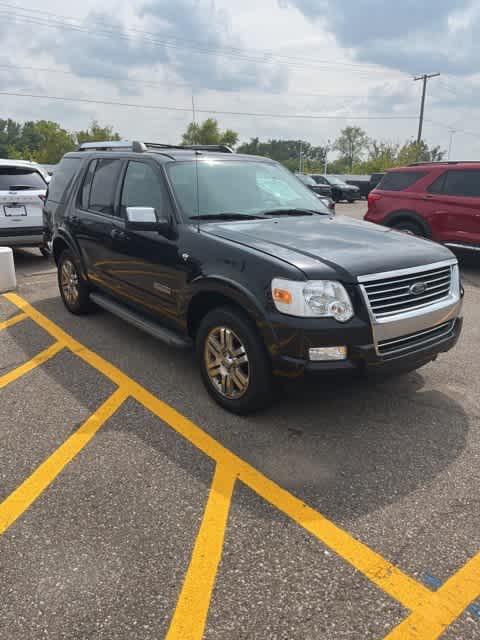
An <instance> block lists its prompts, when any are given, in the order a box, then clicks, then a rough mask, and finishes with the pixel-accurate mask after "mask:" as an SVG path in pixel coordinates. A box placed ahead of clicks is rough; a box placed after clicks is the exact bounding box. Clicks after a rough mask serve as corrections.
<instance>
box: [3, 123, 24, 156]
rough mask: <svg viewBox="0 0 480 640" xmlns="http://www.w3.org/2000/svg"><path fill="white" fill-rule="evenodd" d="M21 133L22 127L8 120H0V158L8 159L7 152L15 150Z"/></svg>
mask: <svg viewBox="0 0 480 640" xmlns="http://www.w3.org/2000/svg"><path fill="white" fill-rule="evenodd" d="M21 133H22V125H21V124H20V123H19V122H15V121H14V120H11V119H10V118H8V120H1V119H0V158H9V157H11V156H10V155H9V151H10V150H12V149H13V148H15V145H16V144H17V142H18V140H19V139H20V135H21Z"/></svg>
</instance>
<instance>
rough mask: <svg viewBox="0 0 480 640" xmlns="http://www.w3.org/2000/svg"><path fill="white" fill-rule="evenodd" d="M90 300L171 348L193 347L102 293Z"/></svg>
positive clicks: (94, 294) (176, 335)
mask: <svg viewBox="0 0 480 640" xmlns="http://www.w3.org/2000/svg"><path fill="white" fill-rule="evenodd" d="M90 300H91V301H92V302H94V303H95V304H96V305H98V306H99V307H102V309H105V310H106V311H110V313H113V314H114V315H116V316H118V317H119V318H121V319H122V320H125V322H128V323H129V324H131V325H133V326H134V327H136V328H137V329H141V330H142V331H145V333H149V334H150V335H151V336H153V337H154V338H157V339H158V340H161V341H162V342H165V343H166V344H168V345H169V346H171V347H176V348H177V349H189V348H191V346H192V341H191V340H190V339H189V338H183V337H182V336H179V335H178V334H176V333H174V332H173V331H171V330H170V329H166V328H165V327H161V326H159V325H158V324H156V323H155V322H153V321H152V320H150V319H149V318H145V317H144V316H142V315H141V314H140V313H137V312H136V311H133V310H132V309H129V308H128V307H125V306H124V305H122V304H121V303H119V302H116V301H115V300H112V299H111V298H108V297H107V296H104V295H102V294H101V293H91V294H90Z"/></svg>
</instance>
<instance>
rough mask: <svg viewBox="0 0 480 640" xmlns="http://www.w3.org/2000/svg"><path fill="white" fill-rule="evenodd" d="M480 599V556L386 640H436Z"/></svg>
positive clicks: (446, 583)
mask: <svg viewBox="0 0 480 640" xmlns="http://www.w3.org/2000/svg"><path fill="white" fill-rule="evenodd" d="M479 596H480V553H478V554H477V555H476V556H474V557H473V558H472V559H471V560H469V562H467V564H466V565H464V566H463V567H462V568H461V569H460V570H459V571H457V573H455V574H454V575H453V576H451V577H450V578H449V579H448V580H447V581H446V582H445V584H444V585H443V586H442V587H441V588H440V589H439V590H438V591H435V592H434V593H432V595H431V596H430V598H429V599H428V600H427V601H426V602H425V603H424V604H423V605H422V606H421V607H419V608H418V609H417V610H416V611H414V612H413V613H412V614H411V615H409V616H408V618H405V620H404V621H403V622H401V623H400V624H399V625H398V626H397V627H395V629H394V630H393V631H391V632H390V633H389V634H388V636H386V638H385V640H436V638H439V637H440V636H441V635H442V634H443V633H444V632H445V630H446V629H447V627H449V626H450V625H451V624H452V623H453V622H454V621H455V620H456V619H457V618H458V617H459V616H460V615H461V614H462V613H463V611H464V610H465V609H466V608H467V607H468V605H469V604H471V603H472V602H473V601H474V600H475V599H476V598H478V597H479Z"/></svg>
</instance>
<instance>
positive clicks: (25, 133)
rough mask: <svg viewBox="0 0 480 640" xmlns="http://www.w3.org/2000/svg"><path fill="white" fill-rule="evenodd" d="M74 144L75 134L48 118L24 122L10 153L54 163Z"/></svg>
mask: <svg viewBox="0 0 480 640" xmlns="http://www.w3.org/2000/svg"><path fill="white" fill-rule="evenodd" d="M75 146H76V141H75V136H74V135H72V134H71V133H68V131H66V130H65V129H62V127H61V126H60V125H59V124H58V123H56V122H51V121H49V120H37V121H36V122H33V121H30V122H25V123H24V125H23V127H22V132H21V135H20V138H19V139H18V141H17V143H16V144H15V145H14V147H13V148H11V149H10V153H12V152H15V155H16V156H17V157H18V156H20V157H23V158H24V159H26V160H35V161H36V162H40V163H44V164H55V163H57V162H58V161H59V160H60V158H61V157H62V156H63V155H64V154H65V153H68V151H73V150H74V149H75Z"/></svg>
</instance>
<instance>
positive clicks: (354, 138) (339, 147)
mask: <svg viewBox="0 0 480 640" xmlns="http://www.w3.org/2000/svg"><path fill="white" fill-rule="evenodd" d="M367 145H368V138H367V134H366V133H365V131H364V130H363V129H360V127H345V129H343V130H342V131H341V133H340V135H339V137H338V138H337V140H336V141H335V146H334V149H335V150H336V151H338V152H339V153H340V160H342V161H343V162H344V163H345V164H346V166H347V167H348V168H349V170H350V171H352V170H353V165H354V164H357V163H358V162H360V160H361V159H362V156H363V154H364V153H365V151H366V149H367Z"/></svg>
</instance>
